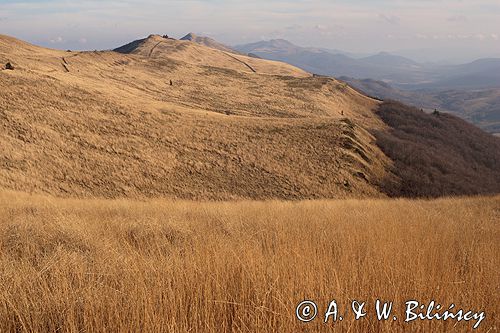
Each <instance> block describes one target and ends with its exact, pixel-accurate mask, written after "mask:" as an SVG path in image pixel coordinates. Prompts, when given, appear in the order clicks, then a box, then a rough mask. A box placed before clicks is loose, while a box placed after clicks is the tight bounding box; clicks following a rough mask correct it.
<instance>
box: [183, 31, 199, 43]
mask: <svg viewBox="0 0 500 333" xmlns="http://www.w3.org/2000/svg"><path fill="white" fill-rule="evenodd" d="M197 38H198V36H196V34H194V33H192V32H190V33H188V34H187V35H186V36H184V37H182V38H181V40H189V41H195V40H196V39H197Z"/></svg>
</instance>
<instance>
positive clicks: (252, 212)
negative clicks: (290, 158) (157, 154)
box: [0, 192, 500, 332]
mask: <svg viewBox="0 0 500 333" xmlns="http://www.w3.org/2000/svg"><path fill="white" fill-rule="evenodd" d="M499 212H500V198H499V197H492V198H475V199H442V200H437V201H408V200H387V201H385V200H381V201H377V200H365V201H355V200H347V201H314V202H301V203H285V202H266V203H263V202H239V203H190V202H172V201H154V202H131V201H99V200H93V201H92V200H86V201H78V200H60V199H57V200H56V199H50V198H45V197H33V196H27V195H24V194H16V193H12V192H2V193H1V194H0V249H1V251H0V285H1V288H0V300H1V301H0V316H1V318H2V320H0V329H1V330H2V331H3V332H11V331H30V332H47V331H63V332H66V331H82V330H83V331H92V332H104V331H108V332H111V331H112V332H117V331H120V332H123V331H142V332H153V331H155V332H157V331H168V332H187V331H195V332H201V331H203V332H237V331H245V332H297V331H302V330H307V331H309V332H312V331H314V332H331V331H332V329H333V328H332V325H333V324H332V323H330V324H329V325H324V324H321V319H320V318H318V320H317V321H315V322H313V323H310V324H301V323H299V322H298V321H297V320H296V319H295V317H294V314H295V307H296V306H297V305H298V304H299V303H300V302H301V301H302V300H304V299H312V300H315V301H317V302H318V306H319V307H320V311H326V306H327V304H328V303H329V301H331V300H332V299H337V300H338V302H339V304H340V306H342V307H343V308H345V307H346V306H347V303H348V302H349V301H350V300H352V299H358V300H365V301H367V302H369V304H371V305H370V306H373V305H372V304H373V302H374V301H375V300H376V299H377V298H381V299H384V300H392V301H394V302H395V305H394V306H395V308H394V311H395V313H396V314H397V315H399V316H400V317H401V319H400V320H398V321H396V322H393V321H390V322H387V323H386V322H378V321H376V320H375V318H374V317H373V314H370V315H369V317H368V318H367V319H366V320H361V321H358V322H354V321H353V317H352V313H351V314H350V315H348V316H347V317H346V319H345V320H344V321H343V322H340V323H337V324H335V325H334V327H335V328H336V329H337V330H341V328H342V330H347V329H348V328H350V330H351V331H353V332H362V331H363V332H367V331H371V332H375V331H376V332H401V331H412V332H429V331H433V332H436V331H439V332H441V331H453V332H470V331H471V327H472V325H473V324H471V322H469V323H465V322H459V323H456V322H455V321H447V322H443V321H440V322H439V321H432V322H430V321H419V322H413V323H410V324H405V323H404V319H403V318H404V302H405V301H406V300H410V299H417V300H421V301H422V302H429V299H430V298H432V299H434V300H436V301H437V302H440V304H446V306H448V305H449V304H450V303H455V304H457V305H459V306H462V307H464V308H467V309H476V310H477V311H478V310H484V311H485V312H486V320H485V321H484V322H482V323H481V326H480V330H481V331H484V332H487V331H488V330H491V329H493V328H494V327H498V325H499V324H500V322H499V317H498V315H499V313H498V310H499V309H498V299H497V298H495V297H492V295H495V294H498V291H499V290H498V283H497V282H498V266H499V264H500V262H499V260H498V256H497V255H496V254H498V252H499V251H500V248H499V245H500V244H499V242H498V239H499V237H500V234H499V229H498V223H497V222H496V221H498V220H499V219H500V215H499ZM471 230H473V232H471Z"/></svg>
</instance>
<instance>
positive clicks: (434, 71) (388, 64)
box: [234, 39, 500, 90]
mask: <svg viewBox="0 0 500 333" xmlns="http://www.w3.org/2000/svg"><path fill="white" fill-rule="evenodd" d="M234 49H236V50H238V51H240V52H244V53H252V54H255V55H257V56H259V57H261V58H265V59H271V60H279V61H284V62H288V63H290V64H292V65H294V66H297V67H300V68H302V69H304V70H307V71H309V72H311V73H315V74H321V75H330V76H335V77H340V76H347V77H352V78H356V79H365V78H371V79H374V80H378V81H384V82H387V83H390V84H391V85H393V86H394V87H398V88H403V89H406V90H408V89H414V90H415V89H426V88H428V89H455V88H464V89H485V88H500V58H498V59H495V58H493V59H480V60H477V61H474V62H471V63H468V64H463V65H446V66H445V65H436V64H422V63H418V62H416V61H413V60H411V59H408V58H405V57H402V56H398V55H393V54H390V53H387V52H381V53H379V54H376V55H372V56H368V57H362V58H354V57H352V56H349V55H347V53H345V52H342V53H341V51H329V50H326V49H319V48H310V47H300V46H297V45H294V44H292V43H290V42H289V41H286V40H283V39H275V40H270V41H261V42H257V43H252V44H246V45H238V46H235V47H234ZM334 52H339V53H334Z"/></svg>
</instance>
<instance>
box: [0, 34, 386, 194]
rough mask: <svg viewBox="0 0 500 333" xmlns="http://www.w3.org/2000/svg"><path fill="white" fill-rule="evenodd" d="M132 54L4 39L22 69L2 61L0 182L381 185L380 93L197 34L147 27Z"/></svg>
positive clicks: (277, 187)
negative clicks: (239, 54) (207, 43)
mask: <svg viewBox="0 0 500 333" xmlns="http://www.w3.org/2000/svg"><path fill="white" fill-rule="evenodd" d="M158 40H159V42H158ZM158 43H160V44H158ZM130 52H131V53H132V54H121V53H117V52H63V51H56V50H48V49H43V48H39V47H35V46H33V45H29V44H26V43H23V42H21V41H18V40H14V39H12V38H9V37H2V38H0V63H2V62H4V63H6V62H7V61H9V62H11V63H12V64H13V65H14V67H15V69H14V70H4V71H0V77H1V79H0V128H1V131H0V187H3V188H9V189H15V190H19V191H25V192H36V193H49V194H52V195H57V196H71V197H75V196H76V197H95V196H97V197H113V198H115V197H158V196H161V197H176V198H185V199H238V198H249V199H266V198H281V199H300V198H332V197H339V198H342V197H352V196H382V194H381V193H380V191H379V190H378V188H377V187H376V184H377V183H378V181H379V179H382V178H384V177H385V176H386V172H385V166H384V165H385V164H387V163H388V159H387V158H385V157H384V156H383V154H382V153H381V151H380V150H379V149H378V148H377V147H376V146H374V145H372V144H371V142H372V141H373V140H374V139H373V137H372V136H371V135H370V134H369V133H368V132H367V131H366V129H365V127H368V126H369V127H373V126H383V123H382V122H381V121H380V120H379V119H378V118H377V117H376V116H375V115H374V113H373V111H372V110H373V109H374V108H375V107H376V102H375V101H374V100H371V99H369V98H367V97H365V96H363V95H361V94H359V93H357V92H356V91H354V90H353V89H351V88H348V87H346V85H344V84H341V83H339V82H337V81H336V80H334V79H329V78H316V77H311V76H309V75H308V74H307V73H305V72H303V71H301V70H299V69H297V68H294V67H292V66H290V65H286V64H283V63H276V62H270V61H266V60H261V59H251V60H248V61H249V63H250V65H251V66H252V68H254V69H255V70H256V72H253V71H251V70H250V69H249V68H248V67H247V66H245V65H243V64H242V63H241V62H240V61H237V60H235V59H234V58H233V56H231V57H230V56H228V55H227V54H226V53H224V52H222V51H219V50H215V49H211V48H207V47H204V46H201V45H198V44H196V43H192V42H189V41H176V40H171V39H165V38H162V37H159V36H151V37H150V38H148V39H145V40H142V41H139V42H138V43H135V44H134V45H133V49H131V50H130ZM245 61H247V60H245ZM216 66H218V67H216ZM170 81H172V85H171V84H170Z"/></svg>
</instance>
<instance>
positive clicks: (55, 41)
mask: <svg viewBox="0 0 500 333" xmlns="http://www.w3.org/2000/svg"><path fill="white" fill-rule="evenodd" d="M50 42H51V43H52V44H59V43H62V42H64V38H62V37H61V36H58V37H56V38H52V39H50Z"/></svg>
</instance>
